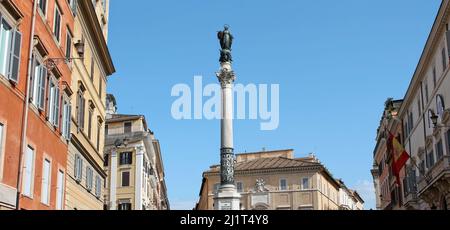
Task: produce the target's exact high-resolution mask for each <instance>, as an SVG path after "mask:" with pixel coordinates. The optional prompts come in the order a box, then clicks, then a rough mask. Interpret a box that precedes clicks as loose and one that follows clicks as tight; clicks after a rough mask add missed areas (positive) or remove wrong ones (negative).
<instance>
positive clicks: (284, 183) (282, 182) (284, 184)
mask: <svg viewBox="0 0 450 230" xmlns="http://www.w3.org/2000/svg"><path fill="white" fill-rule="evenodd" d="M280 190H281V191H285V190H287V181H286V179H281V180H280Z"/></svg>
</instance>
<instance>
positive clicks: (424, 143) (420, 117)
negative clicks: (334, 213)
mask: <svg viewBox="0 0 450 230" xmlns="http://www.w3.org/2000/svg"><path fill="white" fill-rule="evenodd" d="M449 13H450V1H449V0H444V1H442V3H441V6H440V8H439V11H438V14H437V17H436V20H435V22H434V24H433V27H432V29H431V32H430V35H429V37H428V40H427V42H426V44H425V48H424V50H423V53H422V56H421V57H420V60H419V64H418V66H417V68H416V71H415V73H414V75H413V77H412V80H411V83H410V85H409V87H408V90H407V92H406V95H405V97H404V99H403V101H402V103H401V105H400V107H399V108H398V112H397V113H398V114H396V116H395V117H393V118H392V116H390V117H388V118H390V119H388V121H386V123H387V124H389V125H388V126H385V125H383V126H381V127H380V129H379V131H378V138H377V147H376V149H375V157H374V159H375V160H374V163H375V165H374V169H373V170H372V174H373V175H375V176H374V179H376V178H377V177H380V178H381V177H387V179H386V178H385V180H384V181H376V180H374V183H375V185H377V183H378V184H379V186H378V187H379V188H377V186H376V188H377V190H378V191H377V192H378V193H379V194H378V196H379V197H380V198H379V203H380V204H381V205H379V208H380V209H420V210H424V209H425V210H427V209H441V210H448V208H449V207H450V108H449V107H448V105H449V104H448V103H450V77H449V75H450V73H449V71H450V68H449V66H450V64H449V60H450V58H449V57H450V56H449V54H450V52H449V51H450V49H449V45H450V31H449V23H450V17H449ZM384 120H386V119H384ZM388 131H390V132H391V133H394V134H395V135H398V136H399V138H398V139H399V140H400V142H401V143H402V144H403V145H404V147H405V149H406V151H407V152H408V153H409V154H410V155H411V159H410V160H409V162H408V163H407V165H406V167H404V168H403V169H402V172H401V174H400V181H401V185H400V186H395V185H394V183H393V182H392V180H393V179H394V178H393V176H392V175H391V173H390V172H389V168H390V167H389V162H390V161H391V160H390V159H389V156H387V157H386V159H384V160H383V158H381V157H380V156H381V155H383V154H380V153H378V152H381V153H383V152H384V150H383V148H384V147H383V146H384V145H385V144H383V143H385V142H386V138H387V136H386V133H387V132H388ZM385 155H387V154H385ZM383 174H386V175H388V176H384V175H383ZM389 178H390V179H389ZM386 184H388V185H390V186H394V187H395V188H396V189H394V192H390V191H392V189H388V190H386V187H387V186H386ZM393 207H394V208H393Z"/></svg>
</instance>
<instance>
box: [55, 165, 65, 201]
mask: <svg viewBox="0 0 450 230" xmlns="http://www.w3.org/2000/svg"><path fill="white" fill-rule="evenodd" d="M61 174H62V178H61V180H60V177H59V176H60V175H61ZM65 182H66V173H65V171H64V170H62V169H58V172H57V174H56V200H55V209H56V210H64V200H65V197H64V192H65ZM60 183H61V188H59V187H60ZM59 191H61V193H59ZM59 196H61V197H59ZM58 197H59V199H58ZM59 206H61V207H59Z"/></svg>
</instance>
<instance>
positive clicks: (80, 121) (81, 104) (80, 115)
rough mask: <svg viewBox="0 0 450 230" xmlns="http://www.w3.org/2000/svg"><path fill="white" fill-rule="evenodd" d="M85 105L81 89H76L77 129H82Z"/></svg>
mask: <svg viewBox="0 0 450 230" xmlns="http://www.w3.org/2000/svg"><path fill="white" fill-rule="evenodd" d="M85 107H86V101H85V99H84V97H83V91H81V90H79V91H78V98H77V123H78V130H83V129H84V112H85Z"/></svg>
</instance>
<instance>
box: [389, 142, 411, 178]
mask: <svg viewBox="0 0 450 230" xmlns="http://www.w3.org/2000/svg"><path fill="white" fill-rule="evenodd" d="M387 147H388V151H389V152H390V153H391V154H392V158H393V163H392V172H393V173H394V176H395V177H396V178H397V184H398V185H400V171H401V170H402V168H403V167H404V166H405V165H406V162H408V160H409V158H410V155H409V154H408V152H406V150H405V148H403V145H402V144H400V142H399V141H398V140H397V138H395V137H394V135H393V134H392V133H389V139H388V142H387Z"/></svg>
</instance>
